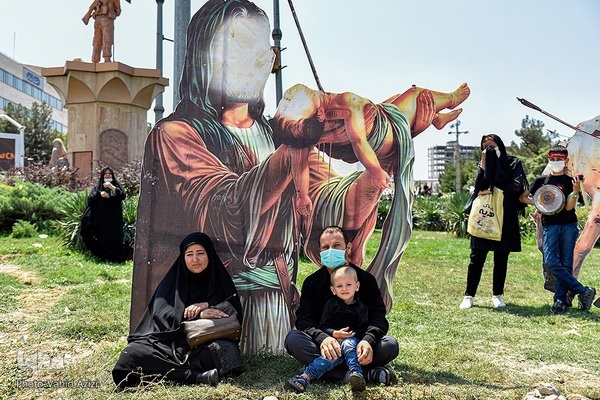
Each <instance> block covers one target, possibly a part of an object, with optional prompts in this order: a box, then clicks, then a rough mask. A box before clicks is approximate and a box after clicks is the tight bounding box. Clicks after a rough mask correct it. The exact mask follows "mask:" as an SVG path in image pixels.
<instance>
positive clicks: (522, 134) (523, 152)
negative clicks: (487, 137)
mask: <svg viewBox="0 0 600 400" xmlns="http://www.w3.org/2000/svg"><path fill="white" fill-rule="evenodd" d="M515 135H516V136H517V137H519V138H521V143H520V144H516V143H515V142H514V141H512V142H511V143H510V146H509V147H508V149H507V151H508V153H509V154H511V155H513V156H516V157H518V158H519V159H521V161H522V162H523V168H524V169H525V173H526V174H527V179H528V180H530V181H531V180H532V179H535V177H537V176H539V175H540V174H541V173H542V171H543V170H544V167H545V166H546V164H547V163H548V159H547V154H548V150H549V149H550V147H552V146H553V145H555V144H556V143H557V142H558V141H557V139H558V134H557V133H556V132H553V131H548V130H547V133H545V134H544V123H543V122H542V121H538V120H536V119H534V118H531V119H530V118H529V116H528V115H526V116H525V118H523V120H522V121H521V129H519V130H516V131H515Z"/></svg>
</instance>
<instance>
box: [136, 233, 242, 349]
mask: <svg viewBox="0 0 600 400" xmlns="http://www.w3.org/2000/svg"><path fill="white" fill-rule="evenodd" d="M193 244H199V245H202V247H204V249H205V250H206V254H207V256H208V266H207V267H206V268H205V269H204V270H203V271H202V272H200V273H198V274H195V273H193V272H191V271H190V270H189V269H188V268H187V266H186V264H185V251H186V249H187V248H188V247H190V246H191V245H193ZM224 300H227V301H229V302H230V303H231V304H232V305H233V306H234V307H235V309H236V310H237V312H238V319H240V323H241V322H242V306H241V303H240V299H239V296H238V295H237V290H236V288H235V285H234V284H233V280H232V279H231V277H230V276H229V273H228V272H227V270H226V269H225V267H224V265H223V263H222V262H221V259H220V258H219V256H218V255H217V252H216V250H215V248H214V246H213V243H212V240H211V239H210V238H209V237H208V236H207V235H206V234H204V233H201V232H194V233H190V234H189V235H187V236H186V237H185V239H183V241H182V242H181V244H180V245H179V256H178V257H177V259H176V260H175V262H174V263H173V265H172V266H171V269H169V271H168V272H167V274H166V275H165V277H164V278H163V279H162V281H161V282H160V283H159V285H158V287H157V288H156V291H155V292H154V295H153V296H152V299H150V303H149V304H148V307H147V308H146V311H145V312H144V315H143V317H142V319H141V321H140V323H139V324H138V326H137V328H136V329H135V331H134V332H133V334H131V335H130V336H129V339H128V340H129V341H131V340H135V339H136V338H139V337H142V336H147V335H152V336H155V337H157V338H159V339H161V340H167V341H173V340H174V339H175V336H176V335H177V333H178V331H179V327H180V326H181V321H182V319H183V312H184V310H185V308H186V307H187V306H189V305H191V304H194V303H200V302H208V304H209V306H214V305H216V304H218V303H220V302H222V301H224Z"/></svg>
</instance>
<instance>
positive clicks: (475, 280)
mask: <svg viewBox="0 0 600 400" xmlns="http://www.w3.org/2000/svg"><path fill="white" fill-rule="evenodd" d="M481 150H482V153H481V162H480V163H479V170H478V171H477V178H476V179H475V191H474V195H476V196H479V195H484V194H488V193H491V191H492V190H493V189H494V187H497V188H498V189H501V190H502V192H503V193H504V202H503V203H502V208H503V211H504V223H503V225H502V239H501V240H500V241H495V240H489V239H482V238H478V237H475V236H471V256H470V262H469V267H468V272H467V287H466V289H465V296H464V298H463V300H462V302H461V303H460V309H468V308H471V307H472V306H473V298H474V297H475V293H476V292H477V287H478V286H479V281H480V280H481V273H482V271H483V264H485V259H486V257H487V255H488V253H489V252H490V251H493V252H494V275H493V277H494V278H493V279H494V281H493V287H492V306H493V307H494V308H499V307H505V306H506V304H505V303H504V301H503V300H502V295H503V294H504V283H505V281H506V270H507V266H508V256H509V254H510V253H511V252H519V251H521V234H520V232H519V213H522V214H524V212H525V207H526V204H525V200H524V193H525V189H526V188H527V186H528V185H527V178H526V177H525V171H524V170H523V164H522V163H521V160H519V159H518V158H517V157H514V156H509V155H508V154H507V153H506V147H505V146H504V142H502V139H501V138H500V137H499V136H498V135H494V134H488V135H483V137H482V138H481ZM472 198H473V197H472ZM472 198H471V199H472Z"/></svg>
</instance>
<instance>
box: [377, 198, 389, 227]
mask: <svg viewBox="0 0 600 400" xmlns="http://www.w3.org/2000/svg"><path fill="white" fill-rule="evenodd" d="M390 207H392V200H384V199H382V200H380V201H379V204H378V206H377V221H376V222H375V228H377V229H381V228H383V222H384V221H385V218H386V217H387V215H388V213H389V212H390Z"/></svg>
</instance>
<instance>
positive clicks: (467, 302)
mask: <svg viewBox="0 0 600 400" xmlns="http://www.w3.org/2000/svg"><path fill="white" fill-rule="evenodd" d="M471 307H473V296H465V297H464V298H463V301H462V303H460V306H459V308H460V309H461V310H466V309H467V308H471Z"/></svg>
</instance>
